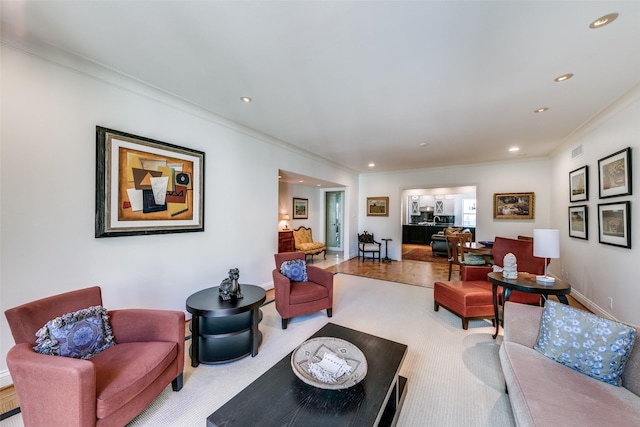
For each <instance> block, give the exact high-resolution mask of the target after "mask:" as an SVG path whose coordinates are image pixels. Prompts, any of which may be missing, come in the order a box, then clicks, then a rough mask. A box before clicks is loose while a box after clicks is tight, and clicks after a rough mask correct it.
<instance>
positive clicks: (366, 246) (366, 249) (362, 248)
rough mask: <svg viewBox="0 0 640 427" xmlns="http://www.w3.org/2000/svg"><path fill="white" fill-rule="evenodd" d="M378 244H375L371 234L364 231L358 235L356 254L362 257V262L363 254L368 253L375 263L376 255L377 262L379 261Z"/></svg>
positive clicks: (379, 245) (379, 244)
mask: <svg viewBox="0 0 640 427" xmlns="http://www.w3.org/2000/svg"><path fill="white" fill-rule="evenodd" d="M381 246H382V245H381V243H380V242H376V241H375V239H374V238H373V233H371V234H369V233H368V232H367V231H366V230H365V232H364V233H362V234H358V252H359V254H361V255H362V261H364V260H365V257H364V256H365V254H367V253H370V254H371V257H372V260H373V261H375V259H376V254H378V261H380V247H381Z"/></svg>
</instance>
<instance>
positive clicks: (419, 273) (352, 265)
mask: <svg viewBox="0 0 640 427" xmlns="http://www.w3.org/2000/svg"><path fill="white" fill-rule="evenodd" d="M314 264H315V265H317V266H318V267H323V268H326V269H327V270H329V271H333V272H337V273H343V274H351V275H354V276H362V277H369V278H371V279H380V280H387V281H391V282H398V283H408V284H411V285H415V286H424V287H433V282H437V281H441V280H447V276H448V274H449V265H448V264H446V263H434V262H421V261H402V262H398V261H393V262H391V263H388V262H379V261H377V260H376V261H371V260H366V261H362V260H360V259H358V258H352V259H350V260H347V261H342V259H338V260H335V259H331V258H330V259H329V260H327V261H320V260H316V261H315V262H314ZM459 278H460V276H459V273H458V272H457V271H456V270H455V267H454V272H453V275H452V277H451V280H459ZM552 298H555V297H552ZM568 299H569V305H571V306H574V307H578V308H580V309H582V310H586V311H588V310H587V309H586V308H585V307H584V306H583V305H582V304H580V303H579V302H578V301H576V300H575V299H574V298H573V297H571V295H568ZM269 301H273V290H271V291H267V302H269ZM186 334H187V336H188V335H190V332H189V325H188V322H187V327H186ZM187 359H188V357H185V361H186V360H187ZM185 363H186V362H185ZM19 406H20V405H19V402H18V397H17V396H16V394H15V390H14V388H13V386H7V387H3V388H1V389H0V414H6V413H7V412H10V411H12V410H15V409H16V408H18V407H19Z"/></svg>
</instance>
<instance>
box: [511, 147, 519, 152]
mask: <svg viewBox="0 0 640 427" xmlns="http://www.w3.org/2000/svg"><path fill="white" fill-rule="evenodd" d="M509 151H510V152H512V153H515V152H516V151H520V147H511V148H509Z"/></svg>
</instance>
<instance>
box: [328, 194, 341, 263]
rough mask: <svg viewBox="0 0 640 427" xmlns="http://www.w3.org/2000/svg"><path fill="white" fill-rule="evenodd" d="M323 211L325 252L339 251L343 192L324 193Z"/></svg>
mask: <svg viewBox="0 0 640 427" xmlns="http://www.w3.org/2000/svg"><path fill="white" fill-rule="evenodd" d="M325 209H326V212H325V221H326V224H325V230H326V236H325V243H326V245H327V250H330V251H341V250H342V221H343V212H344V191H327V192H326V193H325Z"/></svg>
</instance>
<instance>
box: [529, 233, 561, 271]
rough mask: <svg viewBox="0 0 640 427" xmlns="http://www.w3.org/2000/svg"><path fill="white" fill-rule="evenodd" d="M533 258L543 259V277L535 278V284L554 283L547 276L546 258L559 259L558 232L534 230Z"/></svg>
mask: <svg viewBox="0 0 640 427" xmlns="http://www.w3.org/2000/svg"><path fill="white" fill-rule="evenodd" d="M533 256H535V257H539V258H544V276H536V282H541V283H553V282H555V281H556V279H554V278H553V277H549V275H548V274H547V258H560V230H550V229H534V230H533Z"/></svg>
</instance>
